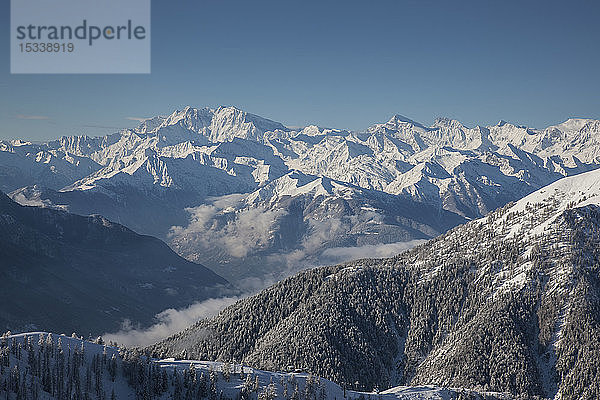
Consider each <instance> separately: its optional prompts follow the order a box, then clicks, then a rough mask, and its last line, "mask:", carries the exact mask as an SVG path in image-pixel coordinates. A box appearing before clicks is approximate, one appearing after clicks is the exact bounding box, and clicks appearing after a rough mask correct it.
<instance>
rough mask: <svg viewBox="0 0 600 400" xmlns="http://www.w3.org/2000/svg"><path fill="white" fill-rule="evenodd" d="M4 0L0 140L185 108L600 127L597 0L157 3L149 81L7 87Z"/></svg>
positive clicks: (356, 121) (115, 124)
mask: <svg viewBox="0 0 600 400" xmlns="http://www.w3.org/2000/svg"><path fill="white" fill-rule="evenodd" d="M0 1H1V4H2V7H1V8H0V26H2V36H1V39H0V121H1V122H2V123H1V125H0V138H16V137H22V138H28V139H33V140H39V139H47V138H54V137H58V136H60V135H71V134H80V133H87V134H89V135H101V134H105V133H109V132H113V131H115V130H116V129H117V128H122V127H128V126H133V125H135V122H134V121H132V120H130V119H127V118H130V117H133V118H141V117H149V116H152V115H156V114H167V113H170V112H171V111H172V110H174V109H176V108H182V107H183V106H185V105H193V106H198V107H202V106H218V105H220V104H225V105H235V106H237V107H240V108H242V109H244V110H247V111H249V112H252V113H255V114H259V115H262V116H264V117H267V118H271V119H274V120H277V121H281V122H283V123H284V124H288V125H294V126H299V125H305V124H309V123H315V124H318V125H321V126H330V127H340V128H347V129H364V128H365V127H367V126H369V125H370V124H372V123H375V122H382V121H385V120H387V119H388V118H389V117H390V116H391V115H393V114H396V113H399V114H403V115H405V116H407V117H410V118H412V119H414V120H417V121H421V122H423V123H426V124H429V123H431V122H432V121H433V119H434V118H435V117H437V116H447V117H452V118H457V119H459V120H461V121H463V122H464V123H466V124H467V125H475V124H493V123H496V122H497V121H498V120H500V119H505V120H509V121H512V122H515V123H519V124H525V125H530V126H534V127H545V126H547V125H550V124H554V123H558V122H561V121H562V120H565V119H567V118H569V117H572V116H581V117H591V118H598V119H600V23H599V22H598V21H600V18H599V17H600V2H598V1H592V0H589V1H579V0H576V1H527V0H521V1H494V2H492V1H481V0H478V1H460V0H454V1H427V0H421V1H400V0H390V1H376V0H372V1H366V0H365V1H351V0H346V1H328V0H319V1H312V0H302V1H300V0H298V1H285V0H273V1H261V0H255V1H249V0H240V1H233V0H210V1H207V0H193V1H191V0H177V1H167V0H153V1H152V74H150V75H10V73H9V70H10V66H9V25H10V24H9V1H8V0H0Z"/></svg>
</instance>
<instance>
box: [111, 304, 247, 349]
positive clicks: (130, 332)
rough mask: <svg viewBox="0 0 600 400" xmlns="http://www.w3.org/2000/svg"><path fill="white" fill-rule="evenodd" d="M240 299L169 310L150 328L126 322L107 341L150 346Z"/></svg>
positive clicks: (157, 317) (128, 345)
mask: <svg viewBox="0 0 600 400" xmlns="http://www.w3.org/2000/svg"><path fill="white" fill-rule="evenodd" d="M239 299H240V297H221V298H216V299H208V300H205V301H202V302H198V303H194V304H192V305H191V306H189V307H186V308H183V309H181V310H175V309H173V308H169V309H167V310H164V311H162V312H161V313H159V314H157V315H156V320H157V321H158V322H157V323H156V324H154V325H152V326H150V327H148V328H141V327H134V326H132V324H131V321H128V320H125V321H124V322H123V326H122V327H121V330H119V331H118V332H115V333H105V334H104V335H102V337H103V338H104V339H105V340H106V341H113V342H117V343H118V344H119V345H125V346H127V347H133V346H139V347H142V346H149V345H151V344H154V343H156V342H159V341H160V340H162V339H165V338H167V337H169V336H171V335H173V334H175V333H177V332H180V331H182V330H184V329H185V328H187V327H189V326H190V325H192V324H194V323H196V322H197V321H199V320H201V319H203V318H210V317H212V316H214V315H216V314H218V313H219V312H220V311H221V310H223V309H224V308H225V307H227V306H229V305H231V304H233V303H235V302H236V301H238V300H239Z"/></svg>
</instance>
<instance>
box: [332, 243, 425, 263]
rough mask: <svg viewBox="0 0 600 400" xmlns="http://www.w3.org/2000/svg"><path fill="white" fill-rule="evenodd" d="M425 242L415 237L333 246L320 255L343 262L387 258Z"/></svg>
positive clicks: (333, 260)
mask: <svg viewBox="0 0 600 400" xmlns="http://www.w3.org/2000/svg"><path fill="white" fill-rule="evenodd" d="M425 242H426V240H423V239H416V240H410V241H408V242H396V243H386V244H367V245H364V246H357V247H333V248H330V249H326V250H325V251H323V253H322V256H323V258H324V259H325V260H330V262H345V261H351V260H356V259H359V258H387V257H393V256H395V255H398V254H400V253H402V252H403V251H406V250H408V249H411V248H413V247H415V246H418V245H420V244H422V243H425Z"/></svg>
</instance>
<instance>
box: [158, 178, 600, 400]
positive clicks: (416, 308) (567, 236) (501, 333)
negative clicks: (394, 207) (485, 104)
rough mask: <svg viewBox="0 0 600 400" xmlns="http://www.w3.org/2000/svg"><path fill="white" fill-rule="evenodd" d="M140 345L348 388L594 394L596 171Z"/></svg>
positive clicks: (599, 238)
mask: <svg viewBox="0 0 600 400" xmlns="http://www.w3.org/2000/svg"><path fill="white" fill-rule="evenodd" d="M150 350H151V351H152V352H153V354H154V355H155V356H158V357H169V356H172V357H173V356H180V355H181V354H184V355H185V356H187V357H191V358H200V359H208V360H219V361H231V360H238V362H239V361H241V362H243V363H246V364H248V365H252V366H254V367H257V368H263V369H270V370H280V369H282V368H285V367H286V366H288V365H291V366H298V367H300V368H303V369H305V370H308V371H311V372H313V373H315V374H318V375H320V376H323V377H325V378H327V379H330V380H333V381H335V382H337V383H339V384H341V385H343V386H347V387H352V388H355V389H360V390H371V389H373V388H376V387H379V388H387V387H392V386H396V385H424V384H426V385H439V386H445V387H463V388H470V389H476V390H479V391H507V392H510V393H512V394H513V395H515V396H521V397H519V398H537V397H534V396H541V397H544V398H559V399H596V398H600V372H599V371H600V359H599V358H598V355H599V354H600V170H596V171H591V172H587V173H583V174H581V175H578V176H574V177H567V178H563V179H561V180H559V181H557V182H555V183H553V184H551V185H549V186H547V187H544V188H542V189H540V190H538V191H536V192H534V193H532V194H530V195H528V196H526V197H524V198H523V199H521V200H519V201H518V202H516V203H510V204H508V205H507V206H505V207H503V208H502V209H499V210H497V211H495V212H492V213H490V214H488V215H487V216H486V217H484V218H481V219H477V220H475V221H471V222H469V223H467V224H465V225H462V226H459V227H457V228H454V229H452V230H450V231H449V232H448V233H446V234H444V235H441V236H439V237H438V238H435V239H432V240H431V241H429V242H427V243H426V244H423V245H420V246H417V247H415V248H413V249H411V250H408V251H406V252H404V253H402V254H400V255H398V256H396V257H394V258H388V259H379V260H376V259H363V260H358V261H355V262H352V263H346V264H341V265H337V266H331V267H321V268H315V269H312V270H310V271H306V272H302V273H300V274H298V275H296V276H293V277H291V278H288V279H285V280H283V281H281V282H279V283H277V284H275V285H274V286H272V287H270V288H268V289H265V290H264V291H262V292H261V293H259V294H257V295H255V296H253V297H250V298H247V299H244V300H241V301H239V302H238V303H236V304H234V305H232V306H230V307H228V308H226V309H225V310H224V311H222V312H221V313H220V314H219V315H218V316H216V317H214V318H212V319H207V320H202V321H199V322H198V323H197V324H195V325H194V326H192V327H190V328H188V329H187V330H185V331H183V332H181V333H179V334H176V335H174V336H172V337H170V338H168V339H166V340H164V341H163V342H161V343H158V344H157V345H155V346H152V347H150Z"/></svg>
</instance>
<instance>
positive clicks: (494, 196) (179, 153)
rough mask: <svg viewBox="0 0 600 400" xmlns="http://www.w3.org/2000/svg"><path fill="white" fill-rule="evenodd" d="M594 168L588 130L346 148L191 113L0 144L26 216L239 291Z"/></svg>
mask: <svg viewBox="0 0 600 400" xmlns="http://www.w3.org/2000/svg"><path fill="white" fill-rule="evenodd" d="M598 166H600V121H597V120H590V119H570V120H568V121H566V122H564V123H562V124H558V125H555V126H551V127H548V128H545V129H542V130H538V129H532V128H528V127H524V126H517V125H513V124H510V123H507V122H504V121H501V122H500V123H498V124H497V125H495V126H487V127H483V126H476V127H472V128H469V127H466V126H464V125H462V124H461V123H460V122H459V121H456V120H450V119H447V118H440V119H437V120H436V121H435V123H434V124H433V125H432V126H424V125H423V124H420V123H418V122H415V121H412V120H410V119H408V118H405V117H402V116H400V115H395V116H393V117H392V118H391V119H390V120H389V121H387V122H386V123H383V124H376V125H373V126H372V127H370V128H368V129H367V130H365V131H364V132H349V131H345V130H339V129H326V128H320V127H317V126H307V127H305V128H303V129H290V128H287V127H285V126H284V125H282V124H280V123H277V122H274V121H270V120H267V119H264V118H261V117H259V116H256V115H252V114H250V113H247V112H244V111H242V110H239V109H237V108H235V107H219V108H217V109H209V108H203V109H196V108H191V107H186V108H185V109H183V110H180V111H175V112H173V113H172V114H170V115H168V116H158V117H154V118H150V119H148V120H146V121H144V122H142V123H141V124H140V125H139V126H138V127H137V128H135V129H126V130H123V131H120V132H118V133H115V134H112V135H108V136H105V137H100V138H90V137H87V136H72V137H62V138H60V139H58V140H55V141H51V142H47V143H41V144H39V143H38V144H36V143H31V142H26V141H23V140H18V141H0V189H2V190H4V191H8V192H12V193H11V196H12V197H13V198H14V199H15V200H17V201H19V202H21V203H25V204H39V205H44V206H53V207H58V206H62V207H65V208H67V209H68V210H69V211H71V212H74V213H80V214H91V213H98V214H102V215H104V216H106V217H107V218H109V219H111V220H114V221H116V222H119V223H123V224H125V225H127V226H129V227H131V228H133V229H134V230H136V231H138V232H140V233H148V234H153V235H155V236H159V237H161V238H166V239H168V241H169V242H170V244H171V245H172V246H173V247H174V248H175V249H177V251H179V252H180V253H181V254H183V255H185V256H186V257H188V258H190V259H192V260H195V261H200V262H202V263H204V264H206V265H207V266H209V267H211V268H213V269H215V270H217V271H218V272H219V273H220V274H222V275H223V276H225V277H226V278H229V279H239V278H240V277H241V276H264V274H265V273H266V272H265V271H264V270H263V271H259V272H257V271H256V268H258V266H259V265H271V267H267V268H266V270H267V271H268V272H269V273H270V272H272V271H273V270H277V269H278V268H279V269H281V268H282V267H281V265H286V262H287V260H292V264H293V265H295V266H296V267H297V266H298V265H302V264H303V263H304V264H307V263H308V264H315V263H316V264H318V263H321V262H329V261H330V260H332V257H333V259H334V260H340V259H344V258H349V257H350V258H351V257H354V256H355V255H356V254H360V255H364V256H371V255H391V254H393V253H396V252H398V250H399V249H402V248H404V247H403V246H409V245H411V244H413V243H416V242H414V241H415V240H423V239H428V238H431V237H434V236H437V235H438V234H440V233H443V232H445V231H446V230H447V229H448V228H450V227H451V226H455V225H457V224H459V223H462V222H464V221H465V220H468V219H472V218H478V217H481V216H483V215H485V214H487V213H488V212H489V211H491V210H494V209H496V208H498V207H500V206H503V205H504V204H506V203H507V202H509V201H513V200H518V199H520V198H521V197H523V196H525V195H527V194H529V193H531V192H533V191H534V190H536V189H539V188H540V187H542V186H545V185H547V184H549V183H551V182H554V181H556V180H557V179H559V178H562V177H564V176H570V175H574V174H578V173H581V172H585V171H587V170H591V169H595V168H597V167H598ZM218 237H226V238H227V240H225V241H224V240H219V241H215V240H214V238H218ZM314 243H319V245H313V244H314ZM403 243H404V244H406V243H408V244H406V245H403ZM382 246H383V247H382ZM272 260H275V263H274V264H273V263H272ZM281 260H284V261H286V262H284V263H281ZM242 266H244V267H242ZM244 268H246V269H247V270H244ZM285 268H286V267H285Z"/></svg>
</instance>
